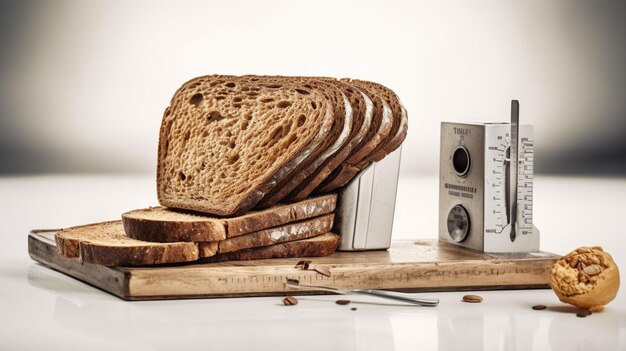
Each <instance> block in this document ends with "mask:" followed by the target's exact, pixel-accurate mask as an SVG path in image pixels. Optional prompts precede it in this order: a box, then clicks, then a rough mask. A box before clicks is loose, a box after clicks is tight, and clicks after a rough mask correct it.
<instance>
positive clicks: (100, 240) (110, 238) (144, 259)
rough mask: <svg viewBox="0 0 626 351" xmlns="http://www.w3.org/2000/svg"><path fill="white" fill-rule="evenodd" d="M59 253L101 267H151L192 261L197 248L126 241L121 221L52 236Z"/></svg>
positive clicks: (65, 230)
mask: <svg viewBox="0 0 626 351" xmlns="http://www.w3.org/2000/svg"><path fill="white" fill-rule="evenodd" d="M55 241H56V244H57V249H58V251H59V254H61V255H62V256H65V257H69V258H80V259H81V260H82V261H83V262H86V263H93V264H99V265H104V266H126V265H153V264H162V263H179V262H190V261H195V260H197V259H198V257H199V252H198V245H197V244H196V243H190V242H177V243H151V242H145V241H140V240H135V239H132V238H129V237H127V236H126V234H125V233H124V228H123V226H122V221H111V222H103V223H95V224H88V225H83V226H78V227H72V228H67V229H63V230H61V231H59V232H57V233H56V235H55Z"/></svg>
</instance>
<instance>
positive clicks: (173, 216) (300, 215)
mask: <svg viewBox="0 0 626 351" xmlns="http://www.w3.org/2000/svg"><path fill="white" fill-rule="evenodd" d="M336 202H337V195H335V194H330V195H324V196H318V197H313V198H309V199H306V200H303V201H300V202H296V203H293V204H279V205H276V206H274V207H271V208H268V209H265V210H260V211H251V212H249V213H247V214H245V215H242V216H238V217H233V218H216V217H210V216H207V215H203V214H198V213H191V212H182V211H178V210H174V209H170V208H165V207H152V208H147V209H140V210H134V211H129V212H126V213H124V214H122V220H123V222H124V230H125V231H126V234H127V235H128V236H129V237H131V238H134V239H139V240H145V241H155V242H175V241H196V242H199V241H218V240H224V239H226V238H230V237H234V236H238V235H243V234H247V233H252V232H256V231H259V230H263V229H268V228H273V227H278V226H280V225H283V224H287V223H291V222H296V221H300V220H304V219H307V218H313V217H317V216H320V215H324V214H327V213H331V212H333V211H334V210H335V205H336Z"/></svg>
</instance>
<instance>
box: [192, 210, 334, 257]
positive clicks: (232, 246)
mask: <svg viewBox="0 0 626 351" xmlns="http://www.w3.org/2000/svg"><path fill="white" fill-rule="evenodd" d="M334 217H335V215H334V214H332V213H331V214H328V215H323V216H319V217H315V218H312V219H307V220H304V221H299V222H295V223H290V224H286V225H282V226H280V227H275V228H270V229H264V230H260V231H257V232H254V233H250V234H245V235H240V236H235V237H232V238H228V239H226V240H222V241H220V242H219V248H218V251H217V252H219V253H224V252H232V251H238V250H243V249H249V248H253V247H261V246H268V245H273V244H278V243H282V242H286V241H294V240H300V239H306V238H312V237H314V236H318V235H321V234H324V233H328V232H329V231H330V230H331V228H332V227H333V219H334ZM202 244H203V243H201V244H200V246H202ZM209 256H213V255H209ZM201 257H203V256H202V255H201ZM204 257H206V256H204Z"/></svg>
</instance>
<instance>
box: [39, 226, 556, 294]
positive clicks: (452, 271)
mask: <svg viewBox="0 0 626 351" xmlns="http://www.w3.org/2000/svg"><path fill="white" fill-rule="evenodd" d="M54 233H55V232H54V231H33V232H31V233H30V234H29V237H28V251H29V254H30V257H31V258H32V259H33V260H35V261H37V262H39V263H41V264H43V265H45V266H48V267H50V268H52V269H55V270H57V271H60V272H63V273H65V274H67V275H69V276H72V277H74V278H76V279H79V280H82V281H84V282H86V283H89V284H91V285H93V286H96V287H98V288H100V289H102V290H104V291H107V292H109V293H111V294H113V295H116V296H118V297H120V298H122V299H125V300H148V299H173V298H200V297H236V296H270V295H285V294H290V295H299V294H307V293H308V294H311V293H314V292H307V291H301V290H294V289H292V288H288V287H286V286H285V285H284V283H283V282H284V281H285V280H286V279H288V278H289V279H298V280H299V281H300V284H307V285H324V286H331V287H335V288H340V289H388V290H397V291H434V290H469V289H472V290H479V289H527V288H546V287H548V280H549V273H550V269H551V267H552V264H553V263H554V261H555V260H556V259H558V256H557V255H554V254H550V253H545V252H538V253H531V254H507V255H492V254H485V253H482V252H477V251H473V250H469V249H464V248H461V247H457V246H454V245H450V244H445V243H440V242H438V241H437V240H418V241H401V242H394V243H393V244H392V246H391V248H390V249H389V250H387V251H367V252H335V253H334V254H333V255H331V256H328V257H320V258H311V259H310V260H311V261H313V262H312V265H316V264H318V265H324V266H327V267H329V268H330V270H331V272H332V275H331V276H330V277H326V276H324V275H321V274H319V273H317V272H316V271H314V270H306V271H305V270H300V269H296V268H295V267H294V266H295V265H296V263H297V262H298V261H299V260H300V259H297V258H291V259H273V260H258V261H235V262H222V263H204V264H198V263H190V264H182V265H167V266H153V267H104V266H98V265H93V264H88V263H82V262H81V261H80V260H78V259H68V258H65V257H62V256H59V255H58V254H57V249H56V245H55V242H54Z"/></svg>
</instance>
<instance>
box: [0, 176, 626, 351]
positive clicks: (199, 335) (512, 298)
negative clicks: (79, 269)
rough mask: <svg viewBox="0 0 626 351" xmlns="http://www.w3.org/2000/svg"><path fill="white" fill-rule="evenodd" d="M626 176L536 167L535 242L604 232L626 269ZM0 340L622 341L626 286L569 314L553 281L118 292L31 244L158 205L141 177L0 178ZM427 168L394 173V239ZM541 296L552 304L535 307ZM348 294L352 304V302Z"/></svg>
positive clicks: (185, 344)
mask: <svg viewBox="0 0 626 351" xmlns="http://www.w3.org/2000/svg"><path fill="white" fill-rule="evenodd" d="M625 197H626V179H598V178H595V179H591V178H558V177H538V178H537V179H536V182H535V203H534V211H535V213H534V216H535V224H536V225H537V226H538V227H539V229H540V230H541V244H542V250H544V251H550V252H554V253H558V254H565V253H567V252H569V251H571V250H573V249H575V248H576V247H578V246H583V245H600V246H603V247H604V248H605V250H606V251H608V252H609V253H611V254H612V255H613V257H614V259H615V261H616V262H617V264H618V266H619V267H621V268H622V272H623V271H624V270H626V250H625V249H626V244H625V243H626V239H625V238H624V237H625V236H626V230H625V228H624V226H623V225H622V224H621V223H622V222H624V220H623V217H622V216H624V215H625V213H624V212H625V210H626V205H625V204H624V198H625ZM0 200H1V201H0V222H1V223H2V225H1V229H0V238H1V239H2V245H0V315H1V316H2V317H1V318H0V349H2V350H18V349H27V350H35V349H48V350H56V349H62V350H107V351H110V350H125V349H132V350H134V351H140V350H170V349H177V350H187V349H232V350H240V349H241V350H246V349H252V350H281V349H285V350H299V351H300V350H357V349H358V350H392V349H397V350H405V349H407V350H433V349H436V350H481V349H487V350H626V299H625V297H626V293H625V292H624V289H622V291H620V293H619V294H618V296H617V298H616V299H615V300H614V301H613V302H612V303H611V304H609V305H608V306H607V308H606V309H605V311H603V312H601V313H594V314H593V315H591V316H589V317H587V318H578V317H576V316H575V314H574V313H572V311H574V309H572V308H570V307H568V306H567V305H564V304H561V303H560V302H559V301H558V299H557V298H556V296H555V295H554V294H553V293H552V291H551V290H517V291H514V290H508V291H481V292H475V293H476V294H479V295H481V296H482V297H483V298H484V301H483V302H482V303H480V304H467V303H463V302H461V297H462V296H463V295H465V294H467V293H468V292H460V291H456V292H437V293H420V294H415V295H416V296H424V297H426V296H428V297H437V298H439V299H440V300H441V303H440V305H439V306H438V307H436V308H424V307H412V306H407V305H401V304H388V303H385V304H378V303H375V302H378V300H376V299H375V298H369V297H355V296H351V297H350V299H351V300H352V301H353V302H352V303H351V304H350V305H347V306H339V305H337V304H335V300H337V299H338V297H337V296H329V295H325V296H308V297H299V300H300V303H299V304H298V305H297V306H289V307H286V306H283V304H282V303H281V298H279V297H259V298H235V299H198V300H175V301H151V302H126V301H122V300H120V299H118V298H116V297H114V296H112V295H109V294H108V293H105V292H103V291H100V290H98V289H96V288H93V287H91V286H89V285H87V284H84V283H82V282H80V281H78V280H76V279H73V278H70V277H68V276H66V275H63V274H61V273H58V272H55V271H53V270H50V269H48V268H45V267H42V266H40V265H38V264H36V263H34V262H33V261H31V260H30V258H29V257H28V254H27V251H28V250H27V245H26V243H27V240H26V235H27V233H28V232H29V230H30V229H33V228H59V227H67V226H72V225H78V224H86V223H91V222H97V221H103V220H110V219H117V218H119V215H120V213H121V212H123V211H126V210H130V209H134V208H141V207H146V206H148V205H155V204H156V195H155V184H154V178H153V177H152V176H150V175H147V176H76V175H73V176H33V177H16V178H0ZM437 208H438V207H437V178H436V176H424V177H409V176H403V177H401V179H400V183H399V195H398V200H397V205H396V209H397V210H396V220H395V226H394V236H393V238H394V239H409V238H436V237H437V235H436V233H437V211H438V210H437ZM536 304H545V305H548V306H549V309H548V310H544V311H534V310H532V309H531V306H533V305H536ZM351 307H357V310H356V311H353V310H351Z"/></svg>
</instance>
